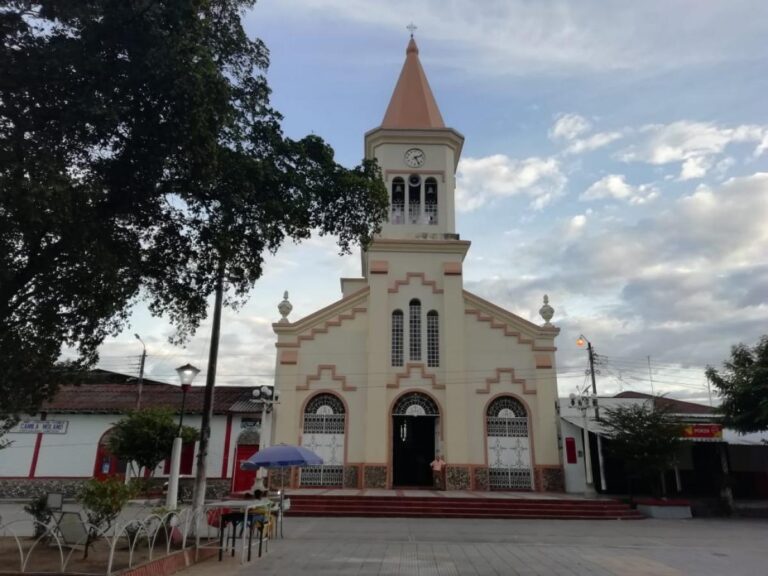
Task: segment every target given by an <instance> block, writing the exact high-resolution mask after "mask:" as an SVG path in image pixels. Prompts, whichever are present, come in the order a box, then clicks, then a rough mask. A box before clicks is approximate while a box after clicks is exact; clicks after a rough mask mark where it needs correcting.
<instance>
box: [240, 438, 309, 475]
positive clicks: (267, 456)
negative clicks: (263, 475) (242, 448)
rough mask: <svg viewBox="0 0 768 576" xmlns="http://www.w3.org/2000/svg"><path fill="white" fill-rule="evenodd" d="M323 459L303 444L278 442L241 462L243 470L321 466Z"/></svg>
mask: <svg viewBox="0 0 768 576" xmlns="http://www.w3.org/2000/svg"><path fill="white" fill-rule="evenodd" d="M322 463H323V459H322V458H320V456H318V455H317V454H315V453H314V452H312V450H308V449H307V448H304V447H303V446H292V445H290V444H277V445H275V446H269V447H267V448H264V449H263V450H259V451H258V452H256V454H254V455H253V456H251V457H250V458H248V460H246V461H245V462H243V463H242V464H240V469H241V470H256V469H258V468H287V467H288V466H320V465H321V464H322Z"/></svg>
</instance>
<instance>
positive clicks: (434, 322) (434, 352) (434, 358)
mask: <svg viewBox="0 0 768 576" xmlns="http://www.w3.org/2000/svg"><path fill="white" fill-rule="evenodd" d="M427 366H432V367H434V366H440V319H439V317H438V316H437V312H435V311H434V310H430V311H429V312H427Z"/></svg>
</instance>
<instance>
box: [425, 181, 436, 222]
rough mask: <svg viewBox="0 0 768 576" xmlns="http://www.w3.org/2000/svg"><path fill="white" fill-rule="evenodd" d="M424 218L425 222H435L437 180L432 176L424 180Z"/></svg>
mask: <svg viewBox="0 0 768 576" xmlns="http://www.w3.org/2000/svg"><path fill="white" fill-rule="evenodd" d="M424 220H425V222H426V223H427V224H437V180H435V179H434V178H427V179H426V180H425V181H424Z"/></svg>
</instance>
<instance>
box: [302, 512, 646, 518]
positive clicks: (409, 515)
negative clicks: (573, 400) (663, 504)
mask: <svg viewBox="0 0 768 576" xmlns="http://www.w3.org/2000/svg"><path fill="white" fill-rule="evenodd" d="M287 515H289V516H296V517H299V516H303V517H344V518H353V517H358V518H480V519H481V518H488V519H493V518H496V519H515V518H519V519H531V520H537V519H551V520H640V519H642V518H644V516H643V515H642V514H639V513H637V512H634V511H627V512H624V513H616V514H594V513H589V512H579V513H576V514H563V513H558V512H554V511H552V512H545V511H531V512H507V513H505V512H500V511H495V512H494V511H487V512H461V511H440V512H424V511H418V512H414V511H412V510H406V511H389V512H385V511H372V510H343V511H342V510H335V511H333V510H332V511H295V510H291V511H290V512H288V513H287Z"/></svg>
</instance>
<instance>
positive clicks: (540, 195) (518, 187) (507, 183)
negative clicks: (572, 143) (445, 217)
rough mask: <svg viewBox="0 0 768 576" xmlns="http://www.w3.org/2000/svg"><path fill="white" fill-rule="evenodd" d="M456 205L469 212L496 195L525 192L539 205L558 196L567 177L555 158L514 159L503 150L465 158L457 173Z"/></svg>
mask: <svg viewBox="0 0 768 576" xmlns="http://www.w3.org/2000/svg"><path fill="white" fill-rule="evenodd" d="M456 177H457V180H456V208H457V210H458V211H460V212H470V211H472V210H476V209H477V208H480V207H481V206H483V205H485V204H487V203H489V202H490V201H492V200H493V199H495V198H504V197H510V196H518V195H526V196H529V197H530V198H531V207H533V208H534V209H541V208H543V207H544V206H546V205H547V204H548V203H550V202H551V201H552V200H553V199H554V198H555V197H557V196H559V195H560V194H561V193H562V191H563V189H564V188H565V184H566V181H567V179H566V177H565V175H564V174H563V173H562V172H561V170H560V164H559V162H558V161H557V160H556V159H555V158H537V157H533V158H526V159H525V160H516V159H513V158H509V157H508V156H505V155H503V154H495V155H493V156H486V157H483V158H464V159H463V160H461V161H460V162H459V167H458V171H457V174H456Z"/></svg>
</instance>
